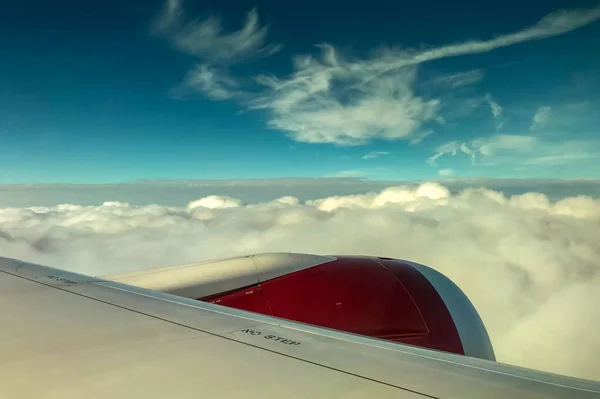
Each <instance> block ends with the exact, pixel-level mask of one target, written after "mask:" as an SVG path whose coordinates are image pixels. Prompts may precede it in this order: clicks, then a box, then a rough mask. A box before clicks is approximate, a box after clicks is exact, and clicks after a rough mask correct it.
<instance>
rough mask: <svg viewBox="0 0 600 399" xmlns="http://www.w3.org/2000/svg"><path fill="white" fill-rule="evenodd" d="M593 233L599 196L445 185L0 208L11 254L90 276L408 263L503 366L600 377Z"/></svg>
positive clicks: (598, 228) (598, 269)
mask: <svg viewBox="0 0 600 399" xmlns="http://www.w3.org/2000/svg"><path fill="white" fill-rule="evenodd" d="M598 236H600V200H599V199H594V198H591V197H583V196H582V197H570V198H564V199H562V200H559V201H550V200H549V199H548V198H547V197H546V196H545V195H543V194H539V193H533V192H531V193H526V194H523V195H518V196H513V197H506V196H504V195H503V194H501V193H499V192H496V191H491V190H487V189H474V188H469V189H465V190H463V191H460V192H457V193H455V194H451V193H450V192H449V190H448V189H447V188H446V187H443V186H440V185H438V184H436V183H425V184H422V185H420V186H418V187H412V188H411V187H407V186H401V187H390V188H387V189H385V190H383V191H378V192H372V193H368V194H357V195H346V196H333V197H327V198H322V199H317V200H309V201H300V200H299V199H297V198H295V197H282V198H278V199H275V200H272V201H268V202H262V203H257V204H244V203H243V201H240V200H238V199H235V198H228V197H223V196H207V197H205V198H201V199H198V200H196V201H192V202H190V203H189V204H188V206H183V207H169V206H161V205H148V206H132V205H128V204H126V203H121V202H116V201H113V202H105V203H104V204H102V205H99V206H82V205H67V204H65V205H59V206H53V207H32V208H4V209H0V254H2V256H9V257H16V258H21V259H25V260H28V261H33V262H39V263H42V264H48V265H52V266H57V267H62V268H67V269H70V270H75V271H79V272H83V273H88V274H94V275H103V274H109V273H115V272H120V271H125V270H133V269H140V268H147V267H155V266H164V265H172V264H178V263H186V262H192V261H198V260H204V259H211V258H219V257H225V256H232V255H236V254H247V253H253V252H261V251H297V252H308V253H330V254H364V255H379V256H390V257H398V258H405V259H411V260H414V261H418V262H421V263H424V264H427V265H431V266H432V267H434V268H436V269H437V270H439V271H441V272H442V273H444V274H446V275H447V276H449V277H450V278H451V279H453V280H454V281H455V282H456V283H457V284H458V285H459V286H460V287H461V288H462V289H463V290H464V291H465V292H466V293H467V295H468V296H469V297H470V298H471V299H472V301H473V303H474V304H475V306H476V307H477V309H478V310H479V312H480V313H481V315H482V317H483V319H484V321H485V323H486V325H487V327H488V330H489V332H490V334H491V338H492V341H493V343H494V346H495V349H496V352H497V357H498V359H499V361H502V362H508V363H513V364H518V365H523V366H527V367H533V368H537V369H542V370H547V371H553V372H558V373H563V374H567V375H574V376H579V377H584V378H591V379H597V380H600V373H599V371H600V360H599V359H598V356H597V353H598V352H599V351H600V341H598V339H597V331H598V330H599V328H600V324H599V323H600V322H599V320H600V307H598V306H597V304H598V303H600V262H599V261H598V259H600V243H599V242H598V240H597V237H598ZM324 237H325V238H326V239H324Z"/></svg>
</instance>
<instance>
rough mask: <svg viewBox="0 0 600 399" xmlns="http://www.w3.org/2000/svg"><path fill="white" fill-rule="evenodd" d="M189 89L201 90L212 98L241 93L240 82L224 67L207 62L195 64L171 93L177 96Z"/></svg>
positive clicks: (217, 98)
mask: <svg viewBox="0 0 600 399" xmlns="http://www.w3.org/2000/svg"><path fill="white" fill-rule="evenodd" d="M189 89H192V90H197V91H200V92H203V93H204V94H205V95H206V96H207V97H209V98H212V99H213V100H229V99H232V98H235V97H239V96H242V95H243V92H242V91H241V89H240V84H239V83H238V82H237V81H236V80H235V79H233V78H232V77H231V76H229V75H228V74H227V72H226V70H225V69H218V68H214V67H212V66H210V65H208V64H198V65H196V67H195V68H194V69H192V70H190V71H189V72H188V74H187V75H186V77H185V79H184V81H183V82H182V84H181V85H180V86H179V87H177V88H175V89H174V90H173V91H172V94H173V95H174V96H176V97H179V96H180V95H181V94H185V93H186V91H188V90H189Z"/></svg>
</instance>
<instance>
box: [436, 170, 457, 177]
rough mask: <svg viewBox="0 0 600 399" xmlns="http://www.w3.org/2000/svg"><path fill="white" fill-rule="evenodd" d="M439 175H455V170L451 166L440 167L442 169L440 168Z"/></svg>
mask: <svg viewBox="0 0 600 399" xmlns="http://www.w3.org/2000/svg"><path fill="white" fill-rule="evenodd" d="M438 175H440V176H442V177H450V176H452V175H454V171H453V170H452V169H449V168H446V169H440V170H438Z"/></svg>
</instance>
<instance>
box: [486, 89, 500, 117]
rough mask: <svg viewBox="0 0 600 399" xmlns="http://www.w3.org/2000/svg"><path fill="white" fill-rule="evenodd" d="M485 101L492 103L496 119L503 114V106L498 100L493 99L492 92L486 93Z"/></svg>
mask: <svg viewBox="0 0 600 399" xmlns="http://www.w3.org/2000/svg"><path fill="white" fill-rule="evenodd" d="M485 101H486V102H487V103H488V104H489V105H490V109H491V110H492V115H494V119H498V118H500V117H501V116H502V107H501V106H500V104H498V103H497V102H496V101H494V100H493V99H492V96H491V95H490V93H488V94H486V95H485Z"/></svg>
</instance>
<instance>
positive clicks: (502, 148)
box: [427, 134, 600, 166]
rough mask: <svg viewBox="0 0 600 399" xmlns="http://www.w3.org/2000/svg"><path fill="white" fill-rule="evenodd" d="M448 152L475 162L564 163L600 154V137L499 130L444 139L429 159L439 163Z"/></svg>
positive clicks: (434, 163)
mask: <svg viewBox="0 0 600 399" xmlns="http://www.w3.org/2000/svg"><path fill="white" fill-rule="evenodd" d="M446 155H450V156H457V155H466V156H468V157H469V158H470V159H471V163H472V164H479V163H482V164H500V163H503V164H513V165H530V166H531V165H537V166H541V165H546V166H553V165H564V164H569V163H572V162H575V161H581V160H589V159H598V158H600V140H597V139H591V140H585V139H577V140H559V139H557V138H556V137H551V136H545V137H542V136H533V135H516V134H495V135H491V136H488V137H478V138H476V139H474V140H470V141H464V142H461V141H457V140H454V141H450V142H447V143H444V144H442V145H440V146H438V147H437V148H436V150H435V153H434V155H432V156H431V157H429V158H428V160H427V163H428V164H430V165H434V166H435V165H437V160H438V159H439V158H441V157H442V156H446Z"/></svg>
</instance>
